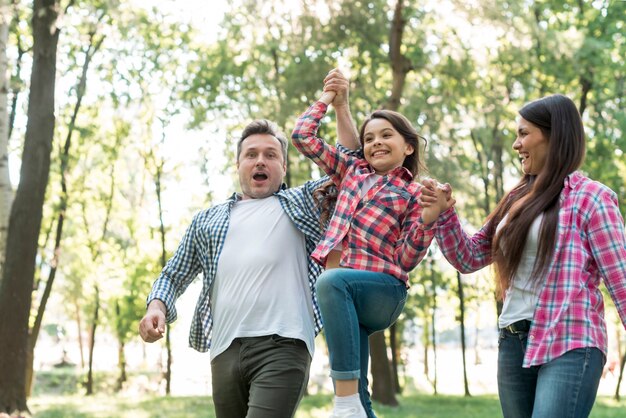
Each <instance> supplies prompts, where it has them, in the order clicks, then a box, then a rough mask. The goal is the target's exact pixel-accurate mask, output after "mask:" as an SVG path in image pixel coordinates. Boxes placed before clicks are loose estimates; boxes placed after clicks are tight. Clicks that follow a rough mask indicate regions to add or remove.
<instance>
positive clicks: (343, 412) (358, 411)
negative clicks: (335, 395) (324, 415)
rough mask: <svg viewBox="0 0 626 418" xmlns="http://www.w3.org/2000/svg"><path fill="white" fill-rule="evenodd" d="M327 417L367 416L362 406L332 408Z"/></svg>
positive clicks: (351, 417)
mask: <svg viewBox="0 0 626 418" xmlns="http://www.w3.org/2000/svg"><path fill="white" fill-rule="evenodd" d="M329 418H367V414H366V413H365V411H364V410H363V408H356V407H352V408H346V409H340V410H339V411H337V410H333V413H332V414H331V415H330V417H329Z"/></svg>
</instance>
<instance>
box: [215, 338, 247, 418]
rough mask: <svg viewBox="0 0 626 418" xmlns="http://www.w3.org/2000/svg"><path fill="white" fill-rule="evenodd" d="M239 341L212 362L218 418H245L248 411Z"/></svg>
mask: <svg viewBox="0 0 626 418" xmlns="http://www.w3.org/2000/svg"><path fill="white" fill-rule="evenodd" d="M240 350H241V342H240V341H239V339H236V340H235V341H233V343H232V344H231V345H230V347H228V349H226V351H224V352H223V353H220V354H219V355H218V356H217V357H215V358H214V359H213V360H212V361H211V380H212V383H213V405H214V407H215V416H216V417H217V418H244V417H245V416H246V413H247V411H248V384H247V382H246V381H245V380H244V377H243V375H242V372H241V368H240V366H241V365H240V361H239V358H240Z"/></svg>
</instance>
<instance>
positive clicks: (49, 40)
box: [0, 0, 59, 411]
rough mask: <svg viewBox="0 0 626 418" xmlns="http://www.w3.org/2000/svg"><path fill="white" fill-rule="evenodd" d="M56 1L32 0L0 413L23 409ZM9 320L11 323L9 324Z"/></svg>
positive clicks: (2, 333)
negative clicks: (27, 89)
mask: <svg viewBox="0 0 626 418" xmlns="http://www.w3.org/2000/svg"><path fill="white" fill-rule="evenodd" d="M58 6H59V4H58V2H57V1H55V0H34V4H33V20H32V25H33V65H32V72H31V80H30V93H29V100H28V122H27V124H26V136H25V140H24V150H23V154H22V167H21V171H20V183H19V186H18V188H17V192H16V193H15V200H14V202H13V206H12V208H11V217H10V220H9V232H8V236H7V250H6V259H5V265H4V270H3V272H2V273H3V278H2V282H0V318H1V319H0V341H2V344H3V347H2V348H3V355H2V356H0V376H2V381H3V384H2V385H1V386H0V410H2V411H14V410H26V409H27V407H26V392H25V387H26V356H27V354H26V353H27V350H28V348H27V347H28V321H29V315H30V308H31V296H32V295H31V293H32V289H33V283H34V276H35V261H36V260H35V259H36V254H37V247H38V245H37V243H38V238H39V229H40V227H41V218H42V212H43V203H44V198H45V193H46V186H47V184H48V175H49V171H50V153H51V151H52V140H53V137H54V88H55V72H56V52H57V44H58V40H59V32H58V30H57V29H56V20H57V15H58V11H57V10H58ZM9 318H10V320H9Z"/></svg>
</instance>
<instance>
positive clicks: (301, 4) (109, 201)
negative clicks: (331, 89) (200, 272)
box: [0, 0, 626, 418]
mask: <svg viewBox="0 0 626 418" xmlns="http://www.w3.org/2000/svg"><path fill="white" fill-rule="evenodd" d="M0 7H1V17H2V19H1V20H0V74H1V75H6V78H2V79H1V80H0V82H1V84H2V89H0V254H1V255H2V260H1V262H2V265H1V268H2V276H1V277H2V278H1V279H0V280H1V282H0V406H1V407H2V408H1V409H7V408H8V409H14V408H17V409H24V408H25V407H26V405H27V404H28V406H29V407H30V410H31V412H32V413H33V415H34V416H36V417H57V416H58V417H90V416H94V417H109V416H111V417H113V416H115V417H119V416H129V417H130V416H132V417H157V416H185V417H196V416H197V417H201V416H202V417H211V416H213V415H212V411H211V404H210V397H209V396H208V395H210V393H211V385H210V381H211V380H210V366H209V356H208V354H200V353H196V352H194V351H193V350H191V349H189V348H188V347H187V332H188V328H189V321H190V316H191V314H192V313H193V308H194V305H195V298H196V297H197V294H198V291H199V289H198V285H199V283H194V284H192V286H190V288H189V290H188V292H187V293H186V294H185V295H184V296H183V297H182V298H181V299H180V300H179V302H178V305H177V306H178V307H179V310H180V318H179V320H178V321H177V322H176V323H175V324H173V326H171V327H170V329H169V333H168V335H169V338H168V339H167V340H163V341H161V342H158V343H156V344H153V345H146V344H143V343H141V342H140V339H139V337H138V336H137V331H136V330H137V323H138V321H139V319H140V318H141V317H142V316H143V313H144V310H145V303H144V302H145V297H146V295H147V293H148V292H149V290H150V285H151V283H152V282H153V281H154V279H155V278H156V277H157V275H158V272H159V271H160V269H161V266H162V265H163V263H164V262H165V261H166V260H167V259H168V258H169V257H170V256H171V254H172V252H173V251H174V250H175V248H176V245H177V243H178V240H179V239H180V237H181V236H182V234H183V232H184V229H185V227H186V226H187V225H188V224H189V222H190V220H191V217H192V216H193V214H194V213H196V212H197V211H198V210H201V209H202V208H205V207H207V206H209V205H211V204H214V203H218V202H221V201H223V200H225V199H226V198H227V197H228V196H229V195H230V194H231V193H232V192H233V191H235V190H236V173H235V166H234V164H233V156H234V151H235V146H234V145H235V142H234V141H235V138H237V136H238V134H239V132H240V131H241V128H242V127H243V126H244V125H245V124H246V123H247V122H249V121H250V120H252V119H254V118H262V117H263V118H268V119H271V120H274V121H276V122H277V123H278V125H279V126H280V127H281V128H282V129H283V130H284V131H285V132H286V133H287V134H289V133H290V132H291V130H292V129H293V125H294V122H295V120H296V118H297V116H298V115H299V114H300V113H301V112H303V111H304V110H305V109H306V107H307V106H308V105H309V104H310V103H311V102H313V101H314V100H315V99H316V98H317V97H318V96H319V94H320V92H321V87H322V79H323V77H324V75H325V74H326V73H327V72H328V71H329V70H330V69H331V68H333V67H337V66H338V67H340V68H341V69H342V70H344V71H345V72H346V73H348V74H349V76H350V79H351V93H350V101H351V107H352V110H353V114H354V117H355V120H356V122H357V124H360V122H361V121H362V120H363V119H364V117H365V116H366V115H367V113H369V112H370V111H372V110H373V109H376V108H381V107H384V108H389V109H397V110H399V111H400V112H402V113H403V114H405V115H406V116H407V117H409V119H410V120H411V121H412V122H413V124H414V125H415V127H416V128H417V129H418V131H419V132H420V133H421V134H422V135H423V136H424V137H425V138H427V140H428V147H427V149H426V152H425V156H426V158H425V160H426V164H427V166H428V168H429V174H428V175H430V176H432V177H435V178H437V179H439V180H441V181H447V182H449V183H451V185H452V186H453V188H454V190H455V195H456V198H457V202H458V203H457V208H458V210H459V212H460V214H461V215H462V216H463V220H464V222H465V223H466V225H467V228H468V229H470V230H472V229H476V228H477V227H479V226H480V225H481V223H482V221H483V220H484V218H485V217H486V216H487V214H488V213H490V211H491V210H492V209H493V208H494V206H495V203H496V202H497V201H498V200H499V199H500V197H501V196H503V194H504V193H505V192H506V191H507V190H508V189H509V188H510V187H511V186H512V185H513V184H515V181H516V179H517V178H519V175H520V170H519V164H518V162H517V160H516V158H515V155H514V153H513V152H512V149H511V144H512V142H513V140H514V137H515V118H516V111H517V109H519V108H520V107H521V106H522V105H523V104H524V103H526V102H528V101H530V100H533V99H536V98H539V97H542V96H544V95H547V94H551V93H562V94H566V95H568V96H569V97H571V98H572V99H573V100H574V101H575V102H576V103H577V105H578V107H579V110H580V112H581V114H582V116H583V121H584V123H585V127H586V133H587V138H588V152H587V158H586V161H585V164H584V166H583V167H582V169H583V171H584V172H585V173H586V174H588V175H589V176H591V177H592V178H594V179H596V180H599V181H601V182H603V183H605V184H607V185H608V186H609V187H611V188H612V189H613V190H614V191H615V192H616V193H617V194H618V197H619V199H620V208H621V212H622V214H624V213H626V156H624V150H626V137H625V136H624V130H625V128H626V112H625V107H626V103H625V98H626V95H625V93H626V84H625V83H626V65H625V63H624V56H626V36H625V35H624V34H625V32H626V28H625V23H626V22H625V20H626V2H624V1H618V0H604V1H600V0H598V1H585V0H578V1H562V0H560V1H557V0H542V1H538V0H537V1H532V0H528V1H523V2H519V1H499V0H473V1H457V0H439V1H434V0H422V1H408V0H371V1H359V0H356V1H341V0H336V1H331V0H318V1H298V0H294V1H285V0H268V1H249V0H235V1H230V2H226V1H200V0H196V1H178V2H175V1H167V0H160V1H139V0H133V1H113V0H84V1H81V0H65V1H59V0H35V1H34V2H25V1H20V0H13V1H8V0H3V1H2V4H1V6H0ZM52 115H54V118H53V117H52ZM324 122H325V123H324V125H323V126H322V128H321V131H320V134H321V136H323V137H325V138H328V140H329V141H331V142H332V141H334V140H335V125H334V114H333V113H332V111H331V112H330V113H329V115H328V116H327V117H326V119H325V121H324ZM7 162H8V164H7ZM319 175H320V174H319V172H318V171H317V169H316V168H315V167H312V166H311V164H310V163H309V162H308V161H307V160H305V159H303V158H301V157H300V156H299V155H298V154H297V153H296V152H295V151H294V150H293V149H291V150H290V154H289V158H288V177H287V179H286V180H287V183H288V184H289V185H291V186H296V185H299V184H302V183H303V182H304V181H305V180H307V179H309V178H311V177H314V178H316V177H318V176H319ZM411 283H412V287H411V290H410V297H409V300H408V303H407V307H406V308H405V311H404V313H403V315H402V316H401V318H400V320H399V321H398V322H397V323H396V325H394V326H393V327H392V328H391V329H390V330H389V331H387V332H386V333H384V334H383V333H379V334H376V336H375V337H373V340H372V370H371V371H372V379H371V382H372V389H373V396H374V399H375V400H377V403H376V410H377V411H378V412H379V415H380V416H381V417H383V418H390V417H409V416H423V417H429V416H432V417H443V416H463V417H465V416H467V417H470V416H476V417H491V416H494V417H496V416H500V412H499V408H498V404H497V396H495V393H496V386H495V359H496V343H497V333H496V318H497V309H498V306H497V304H496V301H495V300H494V297H493V291H494V286H493V279H492V277H491V274H490V271H489V270H488V269H485V270H483V271H481V272H479V273H476V274H473V275H459V274H457V273H456V272H455V271H454V270H453V269H452V268H451V267H450V266H449V265H448V264H447V263H446V262H445V260H443V258H442V257H441V255H440V253H439V252H438V250H437V248H436V245H433V246H432V247H431V252H430V254H429V256H428V257H427V259H426V260H425V261H424V262H423V263H422V264H421V265H420V266H418V267H417V268H416V269H415V270H414V271H413V272H412V273H411ZM609 299H610V298H609V297H608V294H607V297H606V304H607V323H608V326H609V337H610V355H609V363H608V364H609V366H611V369H610V370H609V369H607V373H606V375H605V377H604V378H603V379H602V382H601V387H600V394H601V398H600V400H599V401H598V404H597V406H596V408H595V409H594V412H593V414H592V416H593V417H618V416H623V415H624V408H626V404H625V403H624V401H623V400H621V401H620V400H619V398H620V394H621V395H623V393H624V390H623V389H621V390H620V382H621V380H622V374H623V369H624V360H625V359H626V345H625V343H626V337H625V334H624V328H623V326H622V325H621V323H620V322H619V318H618V317H617V315H616V311H615V309H614V308H613V307H612V304H611V302H610V300H609ZM317 345H318V347H317V351H316V355H315V358H314V363H313V367H312V372H311V380H310V385H309V395H308V396H307V397H306V398H305V400H304V401H303V405H302V407H301V411H300V412H299V413H298V414H299V415H298V416H301V417H309V416H310V417H317V416H320V417H321V416H325V415H324V414H325V413H327V412H325V411H328V410H329V407H330V395H329V394H330V392H331V383H330V380H329V378H328V376H327V372H328V367H327V360H326V357H325V350H326V348H325V347H324V342H323V338H318V339H317ZM398 404H399V406H397V405H398ZM386 405H388V406H386ZM1 409H0V410H1ZM177 414H178V415H177Z"/></svg>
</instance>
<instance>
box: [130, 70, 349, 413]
mask: <svg viewBox="0 0 626 418" xmlns="http://www.w3.org/2000/svg"><path fill="white" fill-rule="evenodd" d="M324 88H325V89H329V90H333V91H336V92H337V95H338V97H340V99H339V100H337V99H336V100H335V103H334V105H335V110H336V113H337V119H338V121H339V120H340V121H341V126H342V128H341V130H340V131H339V139H340V143H342V142H343V144H344V145H346V146H348V147H350V148H353V149H356V148H358V133H357V132H356V128H355V127H354V124H353V123H352V120H351V116H350V112H349V106H348V80H347V79H346V78H345V77H344V76H343V75H342V74H341V72H339V71H338V70H333V71H331V72H330V73H329V75H328V76H327V77H326V79H325V87H324ZM286 158H287V140H286V138H285V136H284V135H283V134H282V133H280V132H279V131H278V129H276V126H275V125H274V124H273V123H271V122H269V121H267V120H257V121H254V122H252V123H250V124H249V125H248V126H247V127H246V128H245V129H244V130H243V133H242V135H241V138H240V139H239V142H238V144H237V171H238V174H239V184H240V186H241V194H237V193H235V194H234V195H233V196H232V197H231V198H230V199H229V200H228V201H227V202H226V203H223V204H220V205H216V206H213V207H211V208H209V209H207V210H204V211H202V212H200V213H198V214H197V215H196V216H195V217H194V219H193V221H192V223H191V225H190V226H189V228H188V229H187V232H186V233H185V235H184V237H183V239H182V241H181V243H180V245H179V247H178V249H177V251H176V253H175V254H174V256H173V257H172V258H171V259H170V260H169V261H168V263H167V265H166V266H165V268H164V269H163V271H162V272H161V275H160V276H159V278H158V279H157V280H156V282H155V283H154V285H153V287H152V292H151V293H150V295H149V296H148V300H147V302H148V309H147V312H146V315H145V316H144V318H143V319H142V320H141V322H140V324H139V333H140V335H141V337H142V338H143V339H144V341H146V342H154V341H156V340H158V339H160V338H162V336H163V332H164V330H165V323H166V322H167V323H170V322H172V321H174V320H175V319H176V307H175V301H176V298H177V297H178V296H180V295H181V294H182V293H183V292H184V291H185V289H186V288H187V286H188V285H189V284H190V283H191V282H192V280H193V279H194V278H195V277H196V276H197V274H198V273H199V272H200V271H202V273H203V288H202V292H201V294H200V297H199V299H198V302H197V305H196V311H195V314H194V318H193V321H192V325H191V331H190V335H189V343H190V345H191V347H193V348H195V349H196V350H198V351H203V352H204V351H207V350H208V349H209V348H210V349H211V351H210V355H211V374H212V383H213V402H214V406H215V412H216V416H217V417H218V418H238V417H242V418H243V417H247V418H281V417H293V416H294V414H295V411H296V408H297V406H298V404H299V402H300V399H301V398H302V395H303V394H304V390H305V388H306V385H307V382H308V375H309V366H310V363H311V357H312V355H313V350H314V338H315V335H316V334H317V333H319V332H320V330H321V326H322V324H321V317H320V312H319V308H318V306H317V300H316V297H315V291H314V285H315V281H316V279H317V276H318V275H319V273H320V272H321V269H320V267H319V265H317V264H316V263H315V262H314V261H313V260H312V259H311V258H310V255H311V252H312V251H313V250H314V249H315V246H316V244H317V241H318V240H319V239H320V238H321V228H320V222H319V211H318V209H317V206H316V204H315V201H314V199H313V196H312V193H313V191H314V190H316V189H317V188H318V187H319V186H321V185H322V184H323V183H324V182H325V181H326V180H327V178H322V179H320V180H317V181H309V182H307V183H305V184H304V185H303V186H300V187H296V188H286V186H285V185H284V184H283V179H284V176H285V174H286V169H287V166H286Z"/></svg>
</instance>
